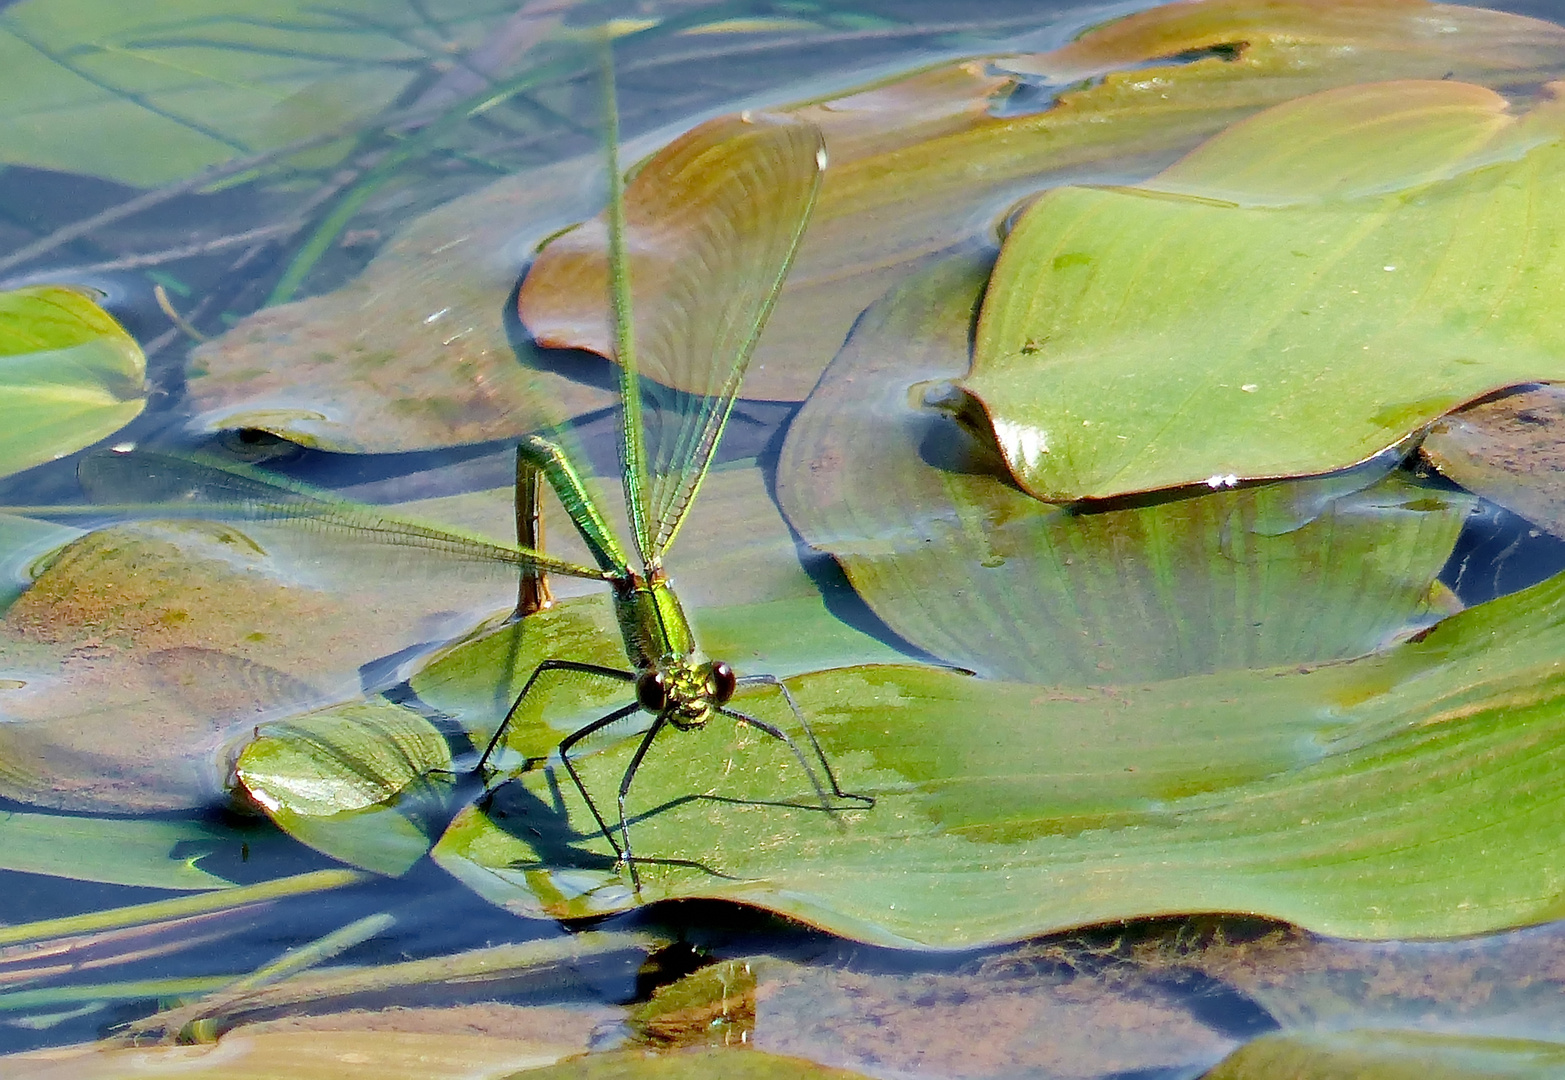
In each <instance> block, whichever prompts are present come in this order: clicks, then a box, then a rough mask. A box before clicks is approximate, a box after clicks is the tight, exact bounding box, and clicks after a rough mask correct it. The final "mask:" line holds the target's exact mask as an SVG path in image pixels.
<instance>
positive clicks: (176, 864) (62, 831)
mask: <svg viewBox="0 0 1565 1080" xmlns="http://www.w3.org/2000/svg"><path fill="white" fill-rule="evenodd" d="M239 843H240V841H239V840H238V839H237V838H236V837H233V836H224V834H223V831H222V830H220V829H215V828H212V827H210V826H206V825H200V824H197V823H195V822H188V821H147V820H126V819H123V818H88V817H56V816H54V815H51V814H23V813H14V812H13V813H4V814H0V869H5V870H18V871H21V872H23V873H27V874H49V875H52V876H54V877H62V878H71V879H74V880H76V881H100V882H104V883H106V884H110V885H141V886H147V887H149V888H157V889H212V888H217V887H221V886H225V885H228V884H230V882H229V881H228V880H227V879H226V878H222V877H218V876H217V875H216V874H210V873H208V872H207V871H205V870H202V869H201V868H200V867H199V866H197V865H196V863H197V862H199V861H200V860H201V859H202V858H203V857H204V856H206V855H209V854H211V853H212V852H213V851H214V850H216V849H217V848H219V847H221V846H223V845H224V844H232V845H233V847H234V848H237V847H238V845H239Z"/></svg>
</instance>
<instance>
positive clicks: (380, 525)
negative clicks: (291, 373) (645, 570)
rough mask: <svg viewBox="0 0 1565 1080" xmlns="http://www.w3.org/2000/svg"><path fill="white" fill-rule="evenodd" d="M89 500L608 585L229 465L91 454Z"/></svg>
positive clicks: (525, 553) (151, 455) (538, 557)
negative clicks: (288, 527)
mask: <svg viewBox="0 0 1565 1080" xmlns="http://www.w3.org/2000/svg"><path fill="white" fill-rule="evenodd" d="M76 471H77V476H78V478H79V479H80V481H81V485H82V488H83V490H84V491H86V493H87V496H88V498H90V499H92V500H93V501H94V502H95V503H97V504H99V505H100V506H105V507H110V508H113V507H119V508H123V509H125V510H126V511H127V512H132V513H137V514H148V513H155V514H157V515H158V516H160V517H174V516H182V517H202V518H213V519H217V520H229V521H236V520H237V521H258V522H288V521H296V522H298V523H300V524H301V525H304V526H307V527H310V528H314V529H319V530H321V531H323V532H328V533H333V534H337V535H342V536H346V537H350V538H353V539H355V540H362V541H365V542H367V543H371V544H378V545H385V546H388V547H392V548H403V549H416V550H420V551H425V552H432V553H435V554H438V555H443V556H445V557H447V558H449V559H453V560H465V561H468V562H476V563H498V564H506V565H510V566H518V567H533V568H536V569H540V570H547V571H550V572H552V573H557V574H564V575H567V576H569V577H580V578H590V579H592V580H594V581H602V580H605V575H604V573H603V572H602V571H601V570H595V569H593V568H591V567H587V566H578V565H577V564H575V563H571V562H566V561H564V560H562V559H554V558H551V557H550V556H548V555H545V554H543V553H542V552H539V551H532V550H530V549H527V548H516V547H506V546H503V545H501V544H495V543H491V542H489V541H487V540H484V539H482V538H481V537H476V536H464V535H462V534H461V533H457V532H453V531H451V530H449V529H444V528H441V527H438V526H435V525H428V524H424V523H422V522H419V521H417V520H414V519H411V518H404V517H398V516H396V515H393V514H389V513H387V512H385V511H384V510H383V509H381V508H380V507H376V506H369V505H366V504H363V503H355V502H350V501H348V500H346V499H339V498H336V497H335V496H332V495H331V494H329V493H327V492H322V491H316V490H314V489H312V488H308V487H305V486H303V485H299V484H288V483H285V482H282V481H279V480H277V479H275V478H272V477H268V476H265V475H263V474H260V473H258V472H255V471H254V470H250V469H246V468H244V467H242V466H234V465H230V464H228V463H223V464H221V465H218V464H214V463H211V462H205V461H201V460H199V459H196V458H186V457H180V456H177V455H174V454H161V453H157V452H156V451H150V450H137V451H132V452H130V453H119V452H114V451H109V452H104V453H98V454H89V455H87V456H86V457H84V458H83V459H82V461H81V463H80V465H78V466H77V470H76Z"/></svg>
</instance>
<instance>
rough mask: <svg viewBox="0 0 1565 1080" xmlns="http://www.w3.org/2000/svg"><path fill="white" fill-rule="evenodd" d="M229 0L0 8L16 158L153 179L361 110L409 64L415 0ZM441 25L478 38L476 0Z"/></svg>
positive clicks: (1, 129)
mask: <svg viewBox="0 0 1565 1080" xmlns="http://www.w3.org/2000/svg"><path fill="white" fill-rule="evenodd" d="M399 7H400V5H395V4H392V5H388V4H383V3H376V2H374V0H346V2H345V3H342V4H338V5H336V6H334V7H333V8H331V9H329V10H328V9H322V8H319V7H316V6H314V5H311V4H309V3H300V2H297V0H283V2H281V3H274V4H270V5H268V7H267V9H266V17H265V18H264V19H263V18H257V17H256V12H255V9H254V8H252V7H251V6H250V5H248V4H245V3H242V2H236V0H177V2H173V3H166V4H159V5H156V6H155V7H141V6H134V5H133V6H128V7H127V6H119V5H113V4H108V5H106V4H103V3H100V2H98V0H65V2H63V3H60V2H57V0H23V2H21V3H16V4H11V5H8V6H7V8H6V9H5V11H4V14H3V15H0V65H3V66H0V70H4V71H5V73H6V74H5V79H4V86H5V95H4V96H5V99H6V110H5V114H4V116H0V147H3V148H4V149H3V151H0V157H3V160H4V161H5V162H6V163H9V164H19V165H28V166H32V167H34V168H43V169H53V170H57V171H62V172H74V173H81V174H86V175H90V176H103V177H107V178H109V179H112V180H118V181H120V182H121V183H125V184H135V185H139V186H143V187H152V186H155V185H157V184H163V183H167V182H169V181H173V180H178V179H181V178H183V177H186V176H190V175H193V174H195V173H197V172H199V171H200V170H201V169H202V168H204V167H205V166H208V165H213V164H217V163H219V162H223V161H227V160H229V159H231V158H235V157H239V156H242V155H245V154H248V153H254V152H257V151H261V150H267V149H272V148H276V147H279V146H284V145H286V144H288V143H290V142H293V141H294V140H297V139H301V138H306V137H308V136H312V135H318V134H324V133H329V132H331V131H332V130H333V129H335V128H337V127H340V126H344V125H346V124H349V123H351V122H352V121H353V120H355V119H367V118H368V117H369V116H371V115H373V114H374V113H375V112H377V111H379V110H380V109H381V108H382V107H383V106H385V105H387V104H389V103H391V102H392V101H394V100H395V99H396V97H397V95H398V94H400V93H401V92H402V91H403V90H404V88H406V87H407V85H408V84H409V82H411V81H413V80H414V79H415V78H416V76H415V74H414V72H413V71H412V70H410V69H409V66H408V65H409V62H410V61H414V60H417V59H420V58H421V57H422V55H423V54H422V51H421V50H420V49H419V48H418V47H417V46H416V45H415V44H414V42H413V41H412V40H410V39H409V37H408V35H409V34H410V33H412V34H416V33H418V32H419V30H420V29H422V28H423V27H424V26H425V25H426V24H425V23H424V22H423V21H422V20H421V17H420V13H419V12H418V11H417V10H416V9H415V8H413V7H412V6H408V7H402V8H401V10H399ZM441 21H442V27H443V28H442V33H443V34H447V35H452V37H451V38H448V40H456V41H462V42H472V41H476V40H479V39H480V38H481V36H482V35H483V33H484V32H485V31H486V29H488V28H489V27H490V26H491V25H492V24H493V22H494V15H493V8H492V7H490V6H489V5H485V4H479V3H459V4H455V5H446V6H445V7H444V8H443V9H442V11H441Z"/></svg>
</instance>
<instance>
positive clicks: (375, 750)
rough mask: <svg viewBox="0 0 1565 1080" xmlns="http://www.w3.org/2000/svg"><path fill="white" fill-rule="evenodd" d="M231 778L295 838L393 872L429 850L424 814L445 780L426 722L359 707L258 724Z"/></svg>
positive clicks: (439, 749) (441, 752)
mask: <svg viewBox="0 0 1565 1080" xmlns="http://www.w3.org/2000/svg"><path fill="white" fill-rule="evenodd" d="M432 774H435V775H432ZM234 777H235V783H236V785H237V786H238V789H239V791H240V792H241V793H242V794H243V795H244V796H245V797H247V798H249V799H250V800H251V801H252V802H254V803H255V804H257V805H258V806H260V807H261V808H262V809H264V810H265V811H266V812H267V814H268V816H270V817H271V819H272V820H273V821H275V822H276V823H277V824H278V825H279V826H280V827H281V828H282V829H283V831H285V832H287V833H288V834H289V835H291V836H293V837H294V838H296V839H298V840H300V841H302V842H303V843H305V844H308V845H309V846H311V847H313V848H315V849H317V850H319V851H323V852H325V853H326V854H328V855H330V856H332V857H333V858H335V859H338V860H340V861H342V862H345V863H348V864H350V865H352V866H357V867H360V868H361V869H365V870H373V871H375V872H377V873H381V874H387V875H398V874H403V873H405V872H406V871H407V870H408V869H409V868H410V867H411V866H412V865H413V864H414V863H416V862H417V861H418V860H419V859H421V858H423V857H424V854H425V853H426V852H427V851H428V850H429V847H430V845H431V844H433V843H434V841H435V835H434V834H433V832H432V831H431V828H430V824H429V821H428V817H427V815H428V813H429V812H430V811H434V812H435V813H436V814H438V812H439V807H440V806H441V802H442V795H443V794H444V792H445V790H446V788H448V787H449V781H450V780H452V779H454V774H453V773H452V766H451V750H450V747H449V745H448V744H447V742H446V737H445V735H443V734H442V733H441V732H440V730H439V729H438V728H436V727H435V725H434V724H432V723H430V722H429V721H428V720H426V719H424V717H422V716H420V715H419V714H417V713H415V712H413V711H412V710H410V709H405V708H403V707H401V706H400V705H391V704H388V703H385V702H362V703H356V704H350V705H339V706H336V707H334V708H331V709H323V710H321V711H320V712H315V713H308V714H306V715H304V716H296V717H293V718H291V719H288V720H281V721H276V722H273V723H270V724H265V725H262V726H261V727H259V728H257V729H256V738H255V740H254V741H253V742H251V743H249V744H248V745H247V746H246V747H245V748H244V750H243V752H241V753H240V755H239V761H238V764H237V765H236V766H235V768H234ZM441 779H444V780H445V781H446V783H441ZM436 828H437V829H438V826H437V827H436Z"/></svg>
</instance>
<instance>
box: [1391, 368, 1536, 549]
mask: <svg viewBox="0 0 1565 1080" xmlns="http://www.w3.org/2000/svg"><path fill="white" fill-rule="evenodd" d="M1562 425H1565V388H1561V387H1557V386H1539V387H1534V388H1532V389H1529V390H1524V391H1521V392H1518V393H1514V394H1506V395H1505V396H1504V397H1500V398H1496V399H1495V400H1493V401H1481V402H1479V403H1478V404H1476V405H1472V406H1469V407H1468V408H1465V409H1461V410H1459V411H1457V412H1454V413H1452V414H1451V415H1449V416H1445V417H1442V418H1441V419H1440V420H1439V421H1437V422H1436V423H1435V425H1434V426H1433V427H1431V428H1430V429H1429V434H1428V435H1427V436H1426V437H1425V438H1424V441H1423V444H1422V445H1421V447H1420V449H1421V450H1422V451H1423V454H1424V456H1425V457H1427V458H1428V459H1429V460H1430V461H1431V462H1432V463H1433V464H1434V466H1435V467H1436V468H1437V469H1439V470H1440V472H1441V473H1442V474H1444V475H1445V476H1448V477H1450V478H1451V479H1452V480H1455V481H1456V482H1457V483H1458V484H1461V485H1462V486H1463V487H1464V488H1466V489H1467V490H1468V491H1471V492H1474V493H1476V494H1478V495H1482V496H1483V497H1484V498H1486V499H1488V500H1489V501H1491V502H1494V503H1498V504H1499V505H1501V506H1503V507H1505V508H1506V509H1507V510H1512V511H1514V512H1516V513H1517V514H1520V515H1521V516H1522V517H1524V518H1526V519H1527V520H1528V521H1530V522H1532V523H1533V524H1534V525H1538V526H1540V527H1541V528H1544V529H1547V530H1548V531H1549V532H1551V533H1553V534H1554V535H1555V536H1560V537H1565V437H1562V436H1561V430H1562Z"/></svg>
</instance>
